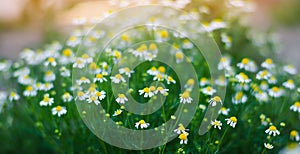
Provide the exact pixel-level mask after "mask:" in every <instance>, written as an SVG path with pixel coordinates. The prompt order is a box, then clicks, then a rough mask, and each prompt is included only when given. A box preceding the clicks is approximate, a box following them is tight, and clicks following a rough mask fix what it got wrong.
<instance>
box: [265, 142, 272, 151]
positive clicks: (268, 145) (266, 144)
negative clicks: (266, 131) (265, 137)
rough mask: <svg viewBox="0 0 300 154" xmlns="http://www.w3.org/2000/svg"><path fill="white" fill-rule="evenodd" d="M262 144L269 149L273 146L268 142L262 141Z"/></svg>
mask: <svg viewBox="0 0 300 154" xmlns="http://www.w3.org/2000/svg"><path fill="white" fill-rule="evenodd" d="M264 146H265V148H267V149H269V150H271V149H273V148H274V146H273V145H272V144H270V143H264Z"/></svg>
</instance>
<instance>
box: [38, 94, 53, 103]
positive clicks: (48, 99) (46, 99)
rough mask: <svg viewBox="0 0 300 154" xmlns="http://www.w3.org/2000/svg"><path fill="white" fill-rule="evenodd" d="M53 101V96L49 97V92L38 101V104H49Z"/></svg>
mask: <svg viewBox="0 0 300 154" xmlns="http://www.w3.org/2000/svg"><path fill="white" fill-rule="evenodd" d="M53 103H54V98H50V97H49V94H45V95H44V98H43V100H42V101H40V106H48V105H49V106H51V105H52V104H53Z"/></svg>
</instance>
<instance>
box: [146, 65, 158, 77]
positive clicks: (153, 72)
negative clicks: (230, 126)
mask: <svg viewBox="0 0 300 154" xmlns="http://www.w3.org/2000/svg"><path fill="white" fill-rule="evenodd" d="M147 73H148V74H149V75H156V74H157V73H158V71H157V69H156V67H154V66H153V67H151V68H150V69H149V70H147Z"/></svg>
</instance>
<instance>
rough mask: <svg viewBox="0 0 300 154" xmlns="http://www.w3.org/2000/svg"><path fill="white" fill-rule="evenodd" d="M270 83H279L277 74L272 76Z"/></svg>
mask: <svg viewBox="0 0 300 154" xmlns="http://www.w3.org/2000/svg"><path fill="white" fill-rule="evenodd" d="M268 83H269V84H275V83H277V79H276V77H275V76H272V77H271V78H270V79H269V80H268Z"/></svg>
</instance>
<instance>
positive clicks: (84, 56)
mask: <svg viewBox="0 0 300 154" xmlns="http://www.w3.org/2000/svg"><path fill="white" fill-rule="evenodd" d="M81 58H83V59H87V58H89V55H88V54H86V53H85V54H83V55H82V56H81Z"/></svg>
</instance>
